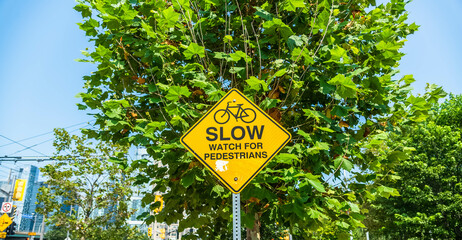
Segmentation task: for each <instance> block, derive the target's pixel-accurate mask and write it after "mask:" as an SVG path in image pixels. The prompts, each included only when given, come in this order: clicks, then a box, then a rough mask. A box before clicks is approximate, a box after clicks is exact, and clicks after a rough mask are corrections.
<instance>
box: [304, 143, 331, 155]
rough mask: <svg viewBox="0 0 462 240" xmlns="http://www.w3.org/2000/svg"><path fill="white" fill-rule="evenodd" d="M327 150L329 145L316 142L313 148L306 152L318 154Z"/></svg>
mask: <svg viewBox="0 0 462 240" xmlns="http://www.w3.org/2000/svg"><path fill="white" fill-rule="evenodd" d="M323 150H329V144H328V143H325V142H316V143H315V144H314V146H312V147H310V148H308V149H307V150H306V151H307V153H308V154H311V155H313V154H318V153H319V152H320V151H323Z"/></svg>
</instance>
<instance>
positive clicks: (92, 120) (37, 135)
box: [0, 119, 95, 147]
mask: <svg viewBox="0 0 462 240" xmlns="http://www.w3.org/2000/svg"><path fill="white" fill-rule="evenodd" d="M93 121H95V120H94V119H93V120H90V121H85V122H81V123H77V124H74V125H71V126H68V127H64V129H67V128H72V127H76V126H79V125H82V124H84V123H87V124H88V123H90V122H93ZM88 125H89V124H88ZM50 133H53V131H49V132H46V133H42V134H39V135H35V136H32V137H28V138H24V139H21V140H18V141H16V142H23V141H26V140H29V139H33V138H37V137H41V136H44V135H47V134H50ZM11 144H14V143H7V144H4V145H0V147H5V146H9V145H11Z"/></svg>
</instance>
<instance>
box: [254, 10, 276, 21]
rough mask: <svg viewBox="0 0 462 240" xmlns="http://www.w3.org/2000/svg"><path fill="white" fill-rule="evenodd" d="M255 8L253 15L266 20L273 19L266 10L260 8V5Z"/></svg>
mask: <svg viewBox="0 0 462 240" xmlns="http://www.w3.org/2000/svg"><path fill="white" fill-rule="evenodd" d="M255 9H256V10H257V11H256V12H255V15H257V16H259V17H261V18H263V19H265V20H267V21H270V20H273V15H272V14H271V13H269V12H267V11H266V10H264V9H262V8H260V7H255Z"/></svg>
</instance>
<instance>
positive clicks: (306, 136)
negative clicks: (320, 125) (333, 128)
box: [297, 130, 313, 142]
mask: <svg viewBox="0 0 462 240" xmlns="http://www.w3.org/2000/svg"><path fill="white" fill-rule="evenodd" d="M297 133H298V134H299V135H300V136H302V137H303V138H305V140H306V141H308V142H313V139H311V136H310V135H309V134H308V133H306V132H304V131H303V130H298V131H297Z"/></svg>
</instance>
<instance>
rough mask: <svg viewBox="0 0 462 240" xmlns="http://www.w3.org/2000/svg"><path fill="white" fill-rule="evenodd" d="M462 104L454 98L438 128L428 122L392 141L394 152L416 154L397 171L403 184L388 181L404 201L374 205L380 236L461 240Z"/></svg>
mask: <svg viewBox="0 0 462 240" xmlns="http://www.w3.org/2000/svg"><path fill="white" fill-rule="evenodd" d="M461 103H462V96H460V95H459V96H451V97H450V98H449V99H448V100H447V101H445V102H444V103H443V104H441V105H440V107H438V109H437V111H436V113H435V116H434V119H433V120H436V122H437V123H439V124H437V123H435V121H429V122H426V123H424V124H421V125H419V126H415V127H413V128H410V129H407V130H406V131H404V132H403V135H401V136H396V138H395V139H393V145H394V146H395V147H400V146H402V145H406V146H408V147H412V148H414V149H415V151H414V152H413V153H412V154H411V155H410V157H409V159H407V160H405V161H403V162H402V163H400V164H399V165H397V166H396V167H395V168H394V169H393V171H396V174H398V175H399V176H400V178H399V179H395V181H392V182H389V181H384V184H387V185H389V186H391V187H394V188H396V189H397V190H398V191H399V192H400V194H401V197H397V198H390V199H388V200H385V199H377V201H376V202H375V203H374V206H373V215H372V216H371V219H375V221H376V222H380V225H379V226H378V227H377V225H376V227H375V228H376V229H377V230H381V232H379V234H384V235H385V236H388V237H389V238H390V239H430V238H434V239H461V238H462V224H461V223H462V219H461V215H460V209H461V208H462V182H461V178H462V135H461V131H460V127H459V126H460V123H461V121H462V115H460V114H458V113H460V107H461V106H462V104H461ZM375 224H377V223H375ZM381 226H383V228H381ZM372 227H374V222H372Z"/></svg>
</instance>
